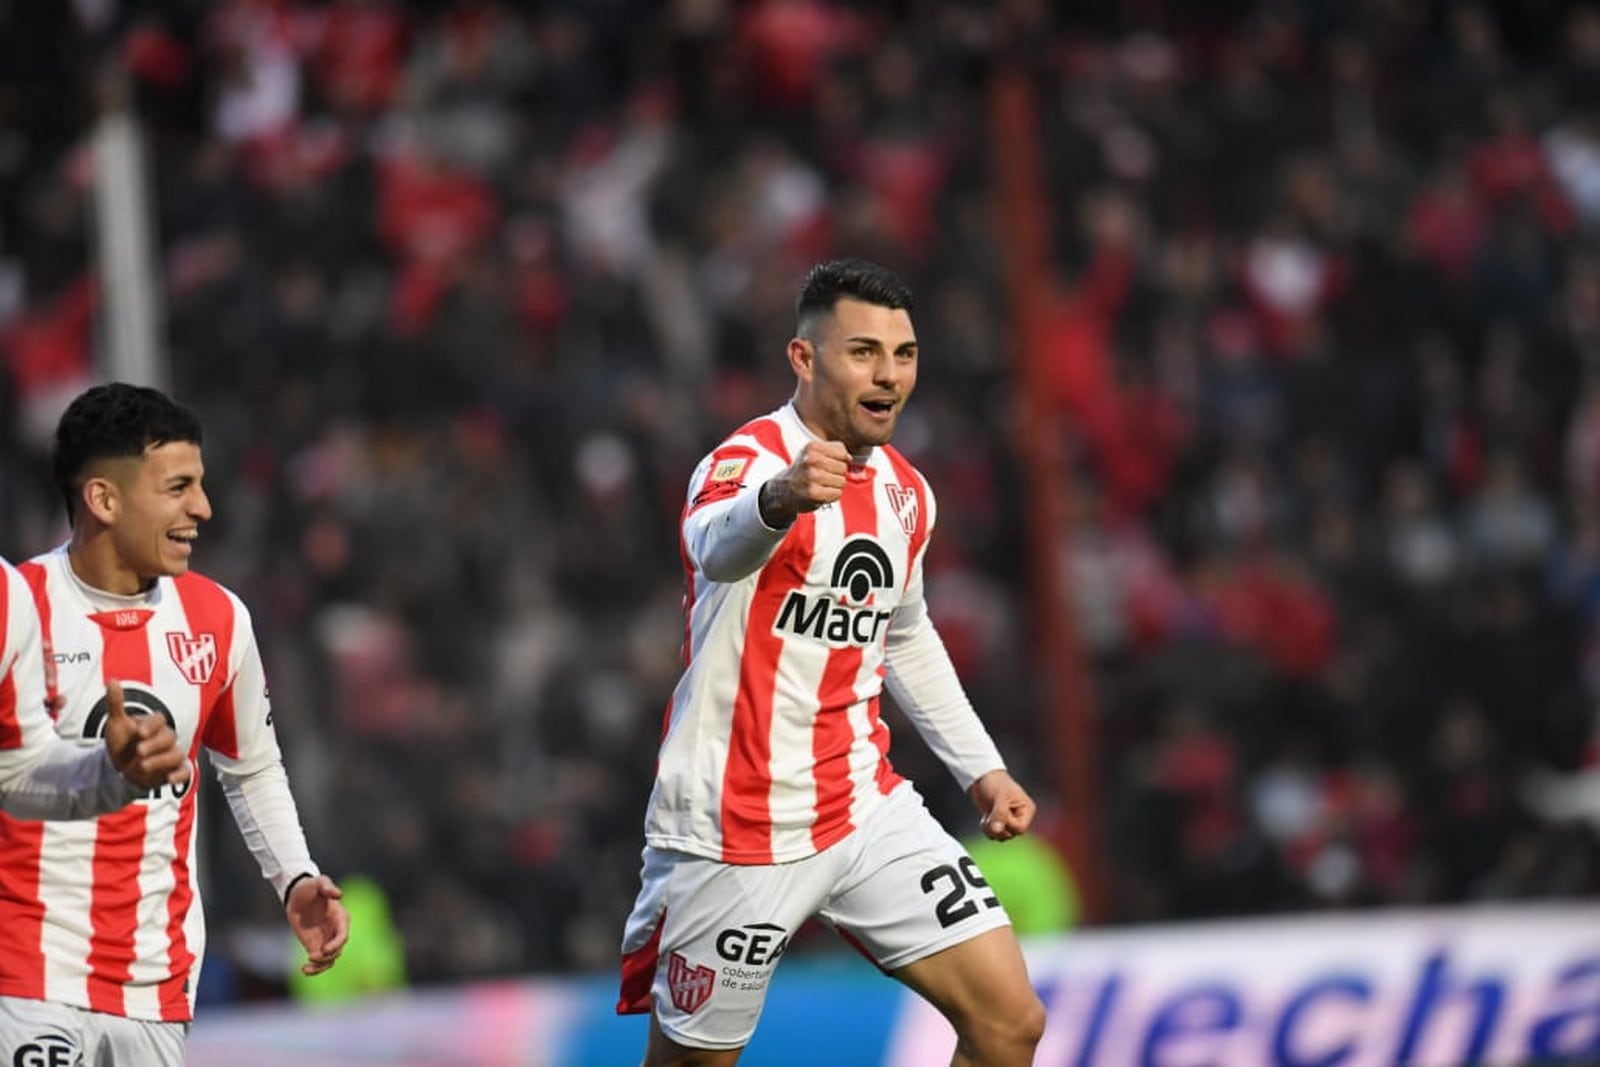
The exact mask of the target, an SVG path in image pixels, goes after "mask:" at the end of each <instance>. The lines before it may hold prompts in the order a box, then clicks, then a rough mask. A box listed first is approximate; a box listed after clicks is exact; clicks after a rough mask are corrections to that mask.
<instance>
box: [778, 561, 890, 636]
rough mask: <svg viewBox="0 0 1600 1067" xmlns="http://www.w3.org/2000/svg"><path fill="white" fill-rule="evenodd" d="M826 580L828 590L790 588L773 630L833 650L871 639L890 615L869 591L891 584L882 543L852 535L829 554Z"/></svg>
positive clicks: (881, 630) (885, 587)
mask: <svg viewBox="0 0 1600 1067" xmlns="http://www.w3.org/2000/svg"><path fill="white" fill-rule="evenodd" d="M828 584H829V586H830V587H831V590H832V591H831V592H830V593H827V594H824V595H822V596H814V597H808V596H806V595H805V594H804V593H802V592H800V591H799V590H798V589H797V590H795V591H793V592H791V593H790V594H789V595H788V596H787V597H785V598H784V601H783V607H782V608H780V609H779V610H778V621H777V622H776V623H774V624H773V629H775V630H777V631H779V632H787V633H791V634H794V635H796V636H799V637H810V638H813V639H815V640H818V641H823V642H826V643H827V644H829V645H832V646H834V647H835V648H843V647H847V646H852V645H854V646H860V645H870V644H873V643H874V642H876V641H877V640H878V638H879V637H880V635H881V634H882V633H883V625H884V623H886V622H888V621H889V616H890V615H892V614H893V612H892V611H885V610H883V609H882V608H880V607H879V606H878V605H877V597H876V595H875V594H876V591H877V590H879V589H893V588H894V586H895V579H894V564H893V563H891V562H889V554H888V553H887V552H885V551H884V550H883V546H882V545H880V544H878V542H876V541H874V540H873V539H872V538H870V537H852V538H851V539H850V540H849V541H847V542H845V546H844V547H843V548H841V549H840V550H839V554H838V555H837V556H835V557H834V560H833V573H832V574H831V575H829V580H828Z"/></svg>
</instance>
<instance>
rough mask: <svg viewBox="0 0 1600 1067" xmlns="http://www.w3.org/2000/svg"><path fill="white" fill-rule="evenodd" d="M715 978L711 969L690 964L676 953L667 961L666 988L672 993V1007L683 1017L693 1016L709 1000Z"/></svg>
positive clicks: (715, 975) (715, 973)
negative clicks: (681, 1013) (682, 1014)
mask: <svg viewBox="0 0 1600 1067" xmlns="http://www.w3.org/2000/svg"><path fill="white" fill-rule="evenodd" d="M716 978H717V972H716V971H715V970H713V969H712V968H710V967H701V966H698V965H696V964H693V963H690V962H689V961H688V960H686V959H684V958H683V957H682V956H680V955H679V954H678V953H676V952H674V953H673V954H672V955H671V957H669V958H668V960H667V988H668V989H669V990H671V991H672V1003H673V1006H675V1007H676V1008H677V1009H678V1010H679V1011H681V1012H683V1013H684V1014H685V1015H693V1014H694V1013H695V1012H697V1011H699V1010H700V1008H701V1006H702V1005H704V1004H705V1002H706V1001H708V1000H710V999H711V983H712V982H714V981H716Z"/></svg>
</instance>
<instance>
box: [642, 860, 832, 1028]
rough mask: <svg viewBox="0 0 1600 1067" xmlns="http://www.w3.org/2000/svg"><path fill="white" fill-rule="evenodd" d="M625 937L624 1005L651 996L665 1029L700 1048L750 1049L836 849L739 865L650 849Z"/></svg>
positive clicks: (821, 893) (823, 894)
mask: <svg viewBox="0 0 1600 1067" xmlns="http://www.w3.org/2000/svg"><path fill="white" fill-rule="evenodd" d="M645 851H646V854H645V865H644V876H643V879H642V881H643V887H642V889H641V891H640V894H639V899H638V902H637V903H636V904H635V907H634V911H633V914H632V915H631V916H630V917H629V919H628V926H627V930H626V932H625V933H624V940H623V1004H622V1005H619V1007H622V1008H623V1010H629V1009H630V1008H633V1009H637V1008H639V1007H641V1006H642V1005H641V1004H640V1003H638V1001H637V1000H636V999H634V998H636V997H639V996H640V994H641V993H642V991H643V990H645V989H648V991H649V993H648V1004H649V1007H650V1010H651V1011H652V1013H653V1014H654V1016H655V1022H656V1025H657V1026H659V1028H660V1032H661V1035H662V1036H663V1037H665V1038H666V1039H668V1040H670V1041H671V1042H673V1043H674V1044H677V1045H681V1046H684V1047H686V1048H693V1049H737V1048H742V1047H743V1046H744V1045H745V1044H747V1043H748V1042H749V1040H750V1036H751V1035H752V1034H753V1033H754V1032H755V1027H756V1021H757V1020H758V1019H759V1018H760V1016H761V1009H762V1006H763V1005H764V1004H765V1003H766V996H767V986H768V983H769V982H770V981H771V980H772V975H773V972H774V971H775V969H776V968H777V965H778V960H779V959H780V958H781V957H782V956H783V952H784V949H785V948H787V947H788V944H789V938H790V937H791V936H793V934H794V932H795V931H796V930H797V929H799V927H800V925H801V924H802V923H804V922H805V920H806V919H807V918H809V917H810V916H811V915H812V914H814V913H815V912H816V910H817V908H818V907H819V906H820V904H821V902H822V901H823V899H824V898H825V897H826V895H827V890H828V882H829V880H830V874H829V870H830V864H829V862H828V860H829V857H828V856H827V854H826V853H824V854H823V855H820V856H813V857H811V858H810V859H806V860H801V861H799V862H797V863H786V864H781V865H778V866H769V867H757V866H737V865H733V864H725V863H718V862H716V861H713V860H708V859H703V858H701V857H698V856H689V855H686V854H683V853H674V852H662V851H660V850H655V849H646V850H645Z"/></svg>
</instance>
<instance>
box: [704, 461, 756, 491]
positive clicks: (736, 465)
mask: <svg viewBox="0 0 1600 1067" xmlns="http://www.w3.org/2000/svg"><path fill="white" fill-rule="evenodd" d="M748 466H750V457H749V456H738V457H732V458H729V459H720V460H718V461H717V462H716V464H715V465H714V466H712V468H711V476H710V477H709V478H707V479H706V482H707V483H708V484H709V483H711V482H729V481H732V480H733V479H735V478H737V477H739V475H741V474H743V473H744V469H745V468H746V467H748Z"/></svg>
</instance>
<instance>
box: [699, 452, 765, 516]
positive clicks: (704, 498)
mask: <svg viewBox="0 0 1600 1067" xmlns="http://www.w3.org/2000/svg"><path fill="white" fill-rule="evenodd" d="M754 458H755V453H754V452H749V451H745V450H742V449H741V450H738V451H732V450H730V451H725V452H721V453H718V454H717V455H716V456H715V457H713V458H712V461H711V470H710V471H708V472H707V473H706V480H705V481H704V482H703V483H701V485H700V489H699V491H698V492H696V493H695V495H694V500H693V502H692V504H691V506H692V507H696V508H698V507H700V506H701V505H703V504H711V503H715V502H716V501H718V500H726V499H728V498H729V497H731V496H735V495H737V494H738V492H739V490H740V489H743V488H744V472H745V471H747V470H749V469H750V461H751V460H753V459H754Z"/></svg>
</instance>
